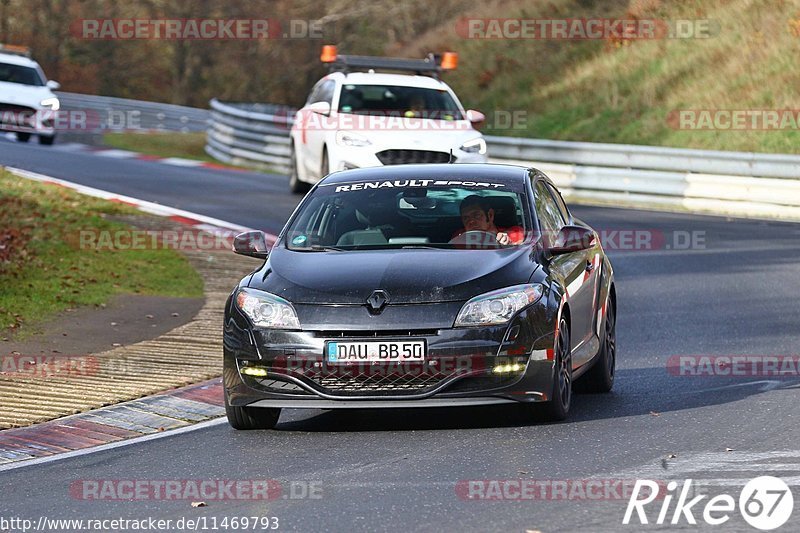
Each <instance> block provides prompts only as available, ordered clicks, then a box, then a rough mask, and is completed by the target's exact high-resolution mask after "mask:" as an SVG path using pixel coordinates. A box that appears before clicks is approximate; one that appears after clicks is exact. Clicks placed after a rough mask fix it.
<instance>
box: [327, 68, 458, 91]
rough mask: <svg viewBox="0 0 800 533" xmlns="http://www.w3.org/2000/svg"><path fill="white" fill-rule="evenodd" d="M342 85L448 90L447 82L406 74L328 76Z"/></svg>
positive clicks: (364, 73)
mask: <svg viewBox="0 0 800 533" xmlns="http://www.w3.org/2000/svg"><path fill="white" fill-rule="evenodd" d="M326 78H327V79H333V80H336V81H338V82H340V83H348V84H350V83H352V84H353V85H396V86H400V87H420V88H423V89H439V90H442V89H447V88H448V86H447V84H446V83H445V82H443V81H441V80H437V79H436V78H431V77H430V76H419V75H413V76H409V75H406V74H386V73H383V72H349V73H344V72H334V73H331V74H328V76H326Z"/></svg>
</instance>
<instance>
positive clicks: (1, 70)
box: [0, 63, 44, 87]
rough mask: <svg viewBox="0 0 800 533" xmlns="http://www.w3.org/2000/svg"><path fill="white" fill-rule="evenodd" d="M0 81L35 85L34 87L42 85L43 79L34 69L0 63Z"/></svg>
mask: <svg viewBox="0 0 800 533" xmlns="http://www.w3.org/2000/svg"><path fill="white" fill-rule="evenodd" d="M0 81H5V82H8V83H19V84H21V85H35V86H36V87H42V86H43V85H44V81H43V80H42V78H41V77H40V76H39V73H38V72H36V69H34V68H31V67H23V66H21V65H12V64H10V63H0Z"/></svg>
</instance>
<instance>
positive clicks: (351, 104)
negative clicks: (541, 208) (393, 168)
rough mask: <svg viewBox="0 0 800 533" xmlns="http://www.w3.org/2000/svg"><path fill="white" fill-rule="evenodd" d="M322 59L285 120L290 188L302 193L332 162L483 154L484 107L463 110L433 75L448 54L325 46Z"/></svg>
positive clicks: (460, 158) (470, 159)
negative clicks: (370, 53)
mask: <svg viewBox="0 0 800 533" xmlns="http://www.w3.org/2000/svg"><path fill="white" fill-rule="evenodd" d="M331 49H333V50H331ZM326 56H327V58H326ZM322 59H323V62H327V63H330V64H331V68H332V70H334V72H332V73H331V74H329V75H327V76H325V77H324V78H322V79H321V80H319V82H317V84H316V85H314V88H313V89H312V90H311V94H310V95H309V97H308V100H307V101H306V104H305V105H304V106H303V107H302V108H301V109H300V110H299V111H298V112H297V114H296V115H295V119H294V123H293V125H292V131H291V169H290V170H291V171H290V179H289V183H290V187H291V189H292V191H293V192H296V193H304V192H306V191H307V190H308V189H309V188H310V187H311V185H313V184H314V183H316V182H318V181H319V180H321V179H322V178H323V177H324V176H326V175H327V174H328V173H330V172H334V171H337V170H346V169H352V168H363V167H375V166H381V165H397V164H406V163H448V162H454V163H485V162H486V161H487V155H486V141H485V140H484V138H483V135H481V133H480V132H479V131H478V130H477V129H475V126H476V125H478V124H480V123H481V122H483V121H484V115H483V114H482V113H480V112H478V111H474V110H469V111H465V110H464V108H463V107H462V105H461V103H460V102H459V100H458V98H457V97H456V95H455V93H454V92H453V90H452V89H450V87H449V86H448V85H447V84H446V83H444V82H443V81H441V80H440V79H439V76H438V74H439V73H440V72H441V71H442V70H447V69H448V68H454V67H455V62H456V57H455V54H452V53H447V54H445V55H444V57H443V59H442V61H441V62H439V61H436V60H435V59H434V58H433V57H429V58H428V59H424V60H414V59H394V58H379V57H364V56H342V55H337V54H336V52H335V48H334V47H331V46H326V47H324V49H323V57H322ZM355 69H359V70H366V72H352V70H355ZM378 69H380V70H394V71H407V72H409V74H389V73H379V72H375V70H378Z"/></svg>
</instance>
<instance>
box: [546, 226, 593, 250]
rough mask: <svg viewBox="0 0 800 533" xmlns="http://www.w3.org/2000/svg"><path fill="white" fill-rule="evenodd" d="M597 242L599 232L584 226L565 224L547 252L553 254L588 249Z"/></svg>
mask: <svg viewBox="0 0 800 533" xmlns="http://www.w3.org/2000/svg"><path fill="white" fill-rule="evenodd" d="M596 244H597V234H595V232H594V231H592V230H590V229H588V228H584V227H582V226H564V227H563V228H561V231H559V232H558V235H557V236H556V241H555V242H554V243H553V246H551V247H550V249H549V250H547V252H548V253H549V254H550V255H551V256H552V255H561V254H568V253H570V252H578V251H580V250H588V249H589V248H592V247H593V246H594V245H596Z"/></svg>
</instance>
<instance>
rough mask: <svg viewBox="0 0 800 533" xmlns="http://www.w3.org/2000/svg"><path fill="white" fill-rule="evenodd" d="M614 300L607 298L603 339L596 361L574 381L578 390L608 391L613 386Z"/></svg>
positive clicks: (614, 367) (615, 340)
mask: <svg viewBox="0 0 800 533" xmlns="http://www.w3.org/2000/svg"><path fill="white" fill-rule="evenodd" d="M616 311H617V310H616V308H615V305H614V301H613V300H611V298H609V299H608V307H607V309H606V321H605V327H604V332H603V341H602V342H601V343H600V350H598V352H597V356H596V361H595V363H594V364H593V365H592V368H590V369H589V370H588V371H586V374H584V375H583V376H581V378H580V379H579V380H578V381H577V382H576V383H575V386H576V389H578V390H580V392H590V393H608V392H611V389H612V388H613V387H614V373H615V370H616V365H617V312H616Z"/></svg>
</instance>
